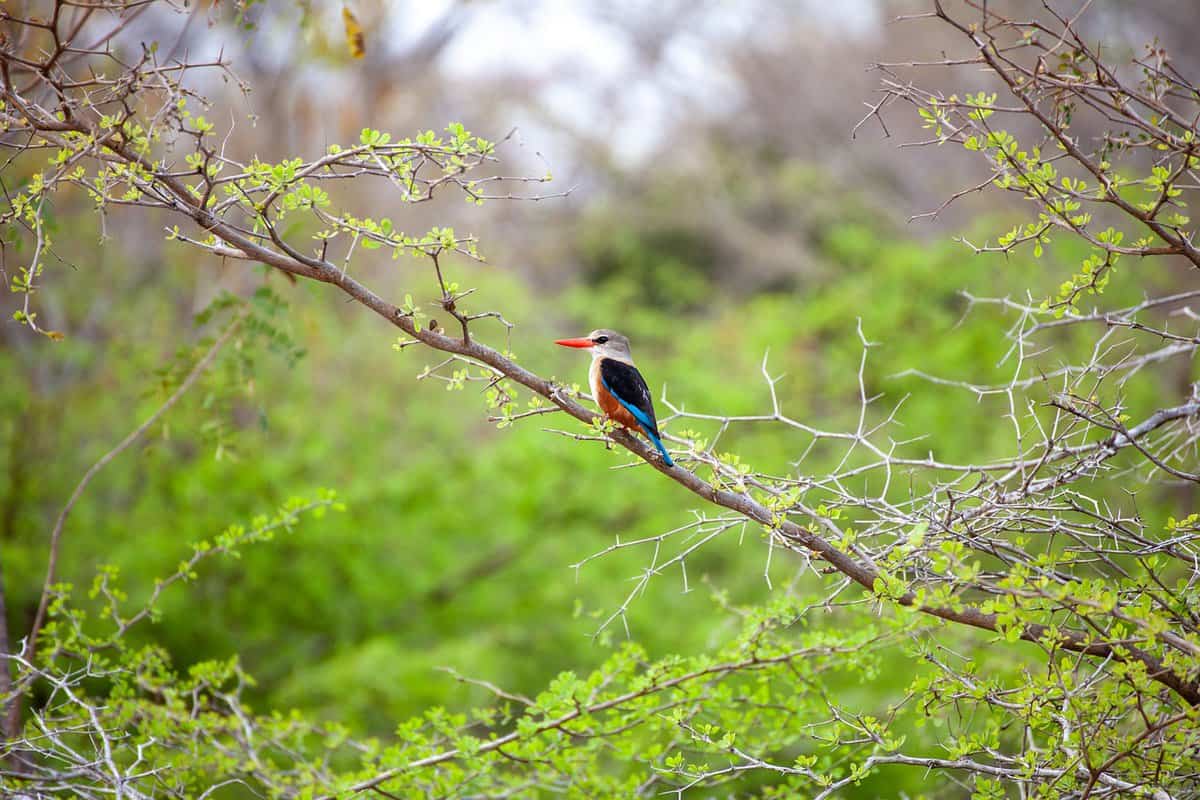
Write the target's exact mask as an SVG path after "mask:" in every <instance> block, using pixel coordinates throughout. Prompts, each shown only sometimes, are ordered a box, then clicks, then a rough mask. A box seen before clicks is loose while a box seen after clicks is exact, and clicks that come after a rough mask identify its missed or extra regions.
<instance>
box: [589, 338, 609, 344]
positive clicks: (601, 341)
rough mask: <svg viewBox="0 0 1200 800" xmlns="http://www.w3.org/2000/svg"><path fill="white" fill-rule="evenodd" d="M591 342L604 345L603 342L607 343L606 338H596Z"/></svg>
mask: <svg viewBox="0 0 1200 800" xmlns="http://www.w3.org/2000/svg"><path fill="white" fill-rule="evenodd" d="M593 341H595V343H596V344H604V343H605V342H607V341H608V337H607V336H597V337H596V338H595V339H594V340H593Z"/></svg>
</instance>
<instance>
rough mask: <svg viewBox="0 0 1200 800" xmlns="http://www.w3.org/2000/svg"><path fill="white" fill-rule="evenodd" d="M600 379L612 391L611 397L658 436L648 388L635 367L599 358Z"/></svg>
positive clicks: (656, 421) (622, 362) (656, 422)
mask: <svg viewBox="0 0 1200 800" xmlns="http://www.w3.org/2000/svg"><path fill="white" fill-rule="evenodd" d="M600 380H602V381H603V382H604V388H606V389H608V391H610V392H612V395H613V397H615V398H617V400H618V401H619V402H620V403H621V405H623V406H625V407H626V408H627V409H629V413H631V414H633V416H634V417H636V418H637V420H638V422H641V423H642V424H644V425H646V427H648V428H649V429H650V430H651V431H653V433H654V435H655V436H658V420H656V419H655V418H654V403H653V401H652V400H651V399H650V389H649V387H647V386H646V379H645V378H643V377H642V373H640V372H638V371H637V367H635V366H633V365H632V364H626V363H625V362H624V361H616V360H614V359H611V358H605V359H601V361H600Z"/></svg>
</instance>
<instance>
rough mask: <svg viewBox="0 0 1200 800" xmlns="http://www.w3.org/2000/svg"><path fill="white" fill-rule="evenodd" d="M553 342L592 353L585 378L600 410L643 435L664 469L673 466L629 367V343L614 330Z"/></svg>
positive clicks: (644, 390) (646, 392)
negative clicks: (659, 458)
mask: <svg viewBox="0 0 1200 800" xmlns="http://www.w3.org/2000/svg"><path fill="white" fill-rule="evenodd" d="M554 343H555V344H561V345H562V346H563V347H577V348H580V349H587V350H591V351H592V368H591V370H590V372H589V373H588V379H589V381H590V383H591V385H592V396H593V397H595V398H596V403H597V404H599V406H600V410H601V411H603V412H604V413H605V414H606V415H607V416H608V418H609V419H611V420H613V421H614V422H616V423H617V424H619V425H623V426H624V427H625V428H627V429H629V430H630V431H640V432H641V433H643V434H645V436H646V438H647V439H649V440H650V441H651V442H653V444H654V446H655V447H657V448H658V452H660V453H662V458H663V463H664V464H666V465H667V466H668V467H673V466H675V462H674V461H672V460H671V454H670V453H668V452H667V448H665V447H663V443H662V439H661V438H659V433H658V421H657V420H656V419H655V418H654V403H653V402H652V401H651V399H650V389H649V388H648V387H647V386H646V380H645V378H643V377H642V373H640V372H638V369H637V367H635V366H634V365H633V357H632V356H631V355H630V354H629V340H628V339H627V338H625V337H624V336H622V335H621V334H619V333H617V332H616V331H610V330H606V329H603V328H602V329H600V330H598V331H592V332H591V333H589V334H588V335H587V336H584V337H582V338H579V339H556V340H555V342H554Z"/></svg>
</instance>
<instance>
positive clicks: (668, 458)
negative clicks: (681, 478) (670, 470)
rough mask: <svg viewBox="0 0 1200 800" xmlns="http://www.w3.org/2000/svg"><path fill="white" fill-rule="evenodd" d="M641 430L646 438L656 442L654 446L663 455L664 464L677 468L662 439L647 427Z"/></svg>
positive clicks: (643, 426)
mask: <svg viewBox="0 0 1200 800" xmlns="http://www.w3.org/2000/svg"><path fill="white" fill-rule="evenodd" d="M641 428H642V430H643V431H645V433H646V438H647V439H649V440H650V441H652V442H654V446H655V447H657V448H658V452H660V453H662V457H663V463H664V464H666V465H667V466H668V467H673V466H675V462H674V461H673V460H672V459H671V454H670V453H668V452H667V448H665V447H663V443H662V439H659V438H658V436H657V435H656V434H655V433H654V431H652V430H650V429H649V428H647V427H646V426H645V425H642V426H641Z"/></svg>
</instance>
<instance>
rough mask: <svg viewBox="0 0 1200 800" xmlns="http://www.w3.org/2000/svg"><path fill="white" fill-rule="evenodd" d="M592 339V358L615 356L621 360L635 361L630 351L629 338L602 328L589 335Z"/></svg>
mask: <svg viewBox="0 0 1200 800" xmlns="http://www.w3.org/2000/svg"><path fill="white" fill-rule="evenodd" d="M587 338H589V339H591V340H592V358H615V359H618V360H620V361H633V356H632V355H631V354H630V352H629V339H627V338H626V337H624V336H622V335H621V334H619V333H617V332H616V331H612V330H609V329H608V328H600V329H599V330H595V331H592V332H591V333H589V334H588V335H587Z"/></svg>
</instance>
